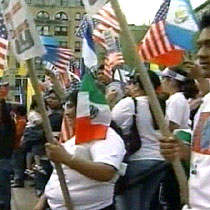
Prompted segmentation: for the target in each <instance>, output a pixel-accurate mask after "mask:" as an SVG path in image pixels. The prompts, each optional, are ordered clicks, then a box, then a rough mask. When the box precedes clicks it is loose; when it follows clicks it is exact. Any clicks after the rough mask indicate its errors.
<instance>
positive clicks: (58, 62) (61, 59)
mask: <svg viewBox="0 0 210 210" xmlns="http://www.w3.org/2000/svg"><path fill="white" fill-rule="evenodd" d="M41 40H42V43H43V44H44V46H45V48H46V50H47V53H46V54H45V55H44V56H43V57H42V60H45V61H48V62H50V63H52V64H53V65H54V66H55V67H56V68H57V69H58V70H61V71H66V70H67V69H68V68H69V65H70V60H71V59H72V58H73V57H74V54H73V52H72V50H71V49H69V48H63V47H59V46H58V42H57V40H56V39H55V38H53V37H47V36H41Z"/></svg>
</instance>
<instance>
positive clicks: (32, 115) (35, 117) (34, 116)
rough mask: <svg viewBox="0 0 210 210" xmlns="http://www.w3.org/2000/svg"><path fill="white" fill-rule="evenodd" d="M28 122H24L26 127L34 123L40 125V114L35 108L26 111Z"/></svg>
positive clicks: (32, 125)
mask: <svg viewBox="0 0 210 210" xmlns="http://www.w3.org/2000/svg"><path fill="white" fill-rule="evenodd" d="M27 119H28V122H27V124H26V127H34V126H36V125H40V124H41V123H42V116H41V114H39V113H38V112H36V111H35V110H31V111H30V112H29V113H28V117H27Z"/></svg>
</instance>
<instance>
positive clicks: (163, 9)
mask: <svg viewBox="0 0 210 210" xmlns="http://www.w3.org/2000/svg"><path fill="white" fill-rule="evenodd" d="M170 2H171V0H165V1H164V2H163V3H162V5H161V6H160V9H159V10H158V12H157V13H156V15H155V18H154V21H153V23H157V22H159V21H161V20H165V19H166V17H167V14H168V9H169V6H170Z"/></svg>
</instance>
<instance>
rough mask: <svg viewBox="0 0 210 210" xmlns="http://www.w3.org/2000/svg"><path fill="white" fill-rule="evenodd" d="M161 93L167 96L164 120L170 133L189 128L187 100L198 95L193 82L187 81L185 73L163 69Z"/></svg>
mask: <svg viewBox="0 0 210 210" xmlns="http://www.w3.org/2000/svg"><path fill="white" fill-rule="evenodd" d="M162 77H163V80H162V88H163V92H165V93H168V94H169V98H168V100H167V101H166V118H167V121H168V122H169V129H170V130H171V131H173V130H175V129H179V128H183V129H185V128H189V117H190V106H189V103H188V99H189V98H194V97H195V96H196V94H197V93H198V89H197V88H196V85H195V82H194V80H192V79H189V78H188V76H187V73H186V72H184V71H183V70H181V69H179V68H171V69H168V68H167V69H165V70H164V71H163V72H162Z"/></svg>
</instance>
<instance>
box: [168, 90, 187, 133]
mask: <svg viewBox="0 0 210 210" xmlns="http://www.w3.org/2000/svg"><path fill="white" fill-rule="evenodd" d="M189 117H190V106H189V103H188V100H187V99H186V98H185V96H184V94H183V93H182V92H178V93H175V94H173V95H171V96H170V97H169V99H168V100H167V101H166V119H167V120H168V121H172V122H174V123H176V124H177V125H179V126H180V128H184V129H186V128H189V126H188V122H189Z"/></svg>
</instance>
